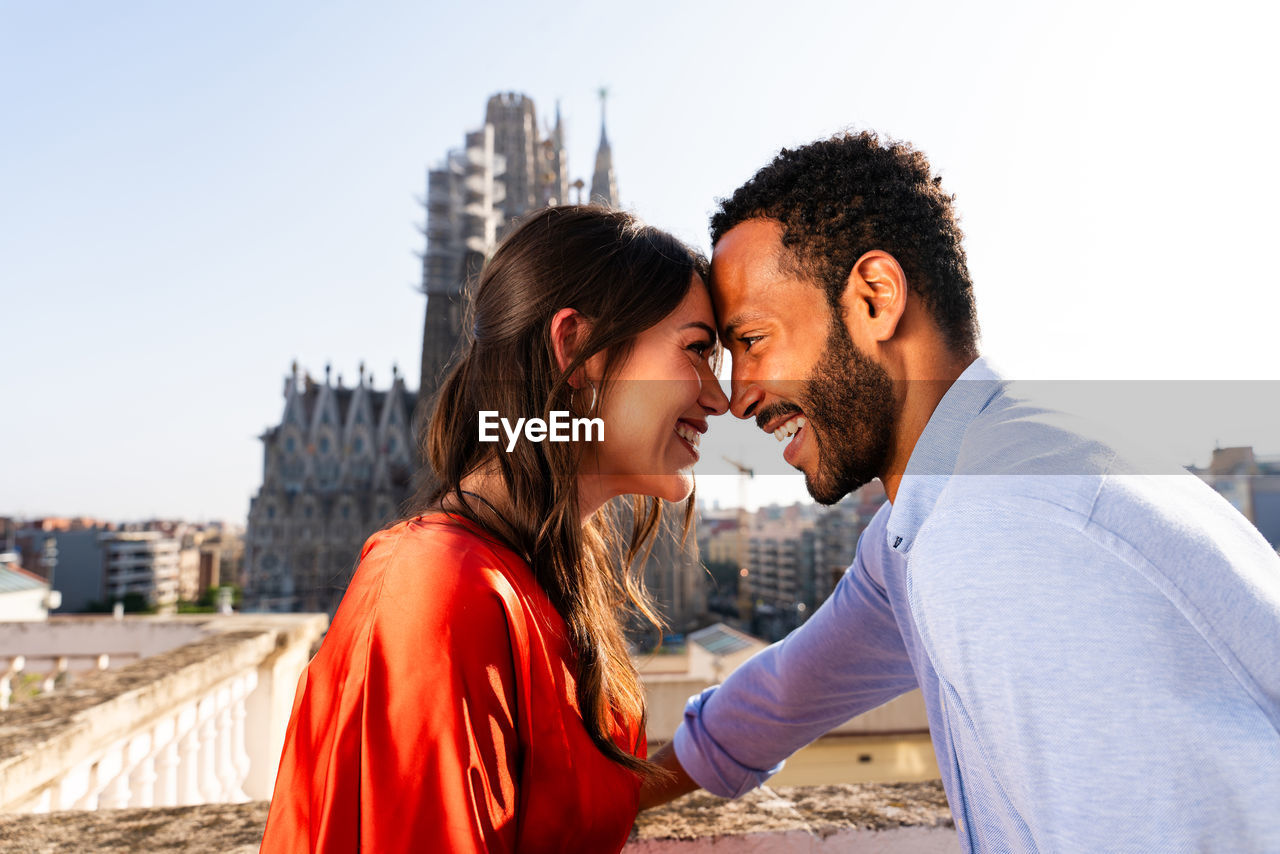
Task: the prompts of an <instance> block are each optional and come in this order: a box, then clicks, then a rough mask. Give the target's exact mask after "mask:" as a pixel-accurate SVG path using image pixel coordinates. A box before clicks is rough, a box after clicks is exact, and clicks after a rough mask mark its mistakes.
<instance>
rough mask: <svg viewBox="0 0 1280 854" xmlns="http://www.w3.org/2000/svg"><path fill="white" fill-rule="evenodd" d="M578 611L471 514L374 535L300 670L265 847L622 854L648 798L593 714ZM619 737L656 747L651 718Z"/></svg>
mask: <svg viewBox="0 0 1280 854" xmlns="http://www.w3.org/2000/svg"><path fill="white" fill-rule="evenodd" d="M567 637H568V635H567V629H566V626H565V623H564V621H563V619H561V617H560V615H559V614H558V613H557V612H556V610H555V608H554V607H553V606H552V605H551V602H550V600H549V599H548V598H547V596H546V594H545V593H544V592H543V591H542V589H541V588H540V587H539V585H538V584H537V582H536V580H535V579H534V577H533V574H532V572H531V571H530V569H529V567H528V565H527V564H526V563H525V562H524V561H523V560H521V559H520V558H519V557H518V556H517V555H515V554H513V553H512V552H511V551H510V550H508V549H506V548H503V547H502V546H500V545H498V544H496V543H495V542H494V541H493V540H492V539H490V538H488V537H486V536H485V535H484V532H483V531H482V530H481V529H479V528H478V527H476V526H474V525H473V524H471V523H470V522H468V521H466V520H462V519H459V518H457V517H453V516H446V515H444V514H435V515H431V516H422V517H417V518H415V519H411V520H408V521H406V522H402V523H400V524H398V525H396V526H394V527H392V528H389V529H387V530H385V531H381V532H379V533H378V534H375V535H374V536H373V537H371V538H370V539H369V541H368V542H367V543H366V544H365V547H364V550H363V553H362V555H361V559H360V564H359V566H358V567H357V569H356V572H355V574H354V575H353V577H352V580H351V584H350V586H349V587H348V589H347V593H346V595H345V597H344V598H343V601H342V605H341V606H340V607H339V608H338V612H337V614H336V615H335V616H334V620H333V624H332V626H331V627H330V629H329V632H328V634H327V635H326V637H325V640H324V642H323V644H322V645H321V647H320V651H319V652H318V653H317V654H316V657H315V658H314V659H313V660H312V661H311V663H310V664H309V665H308V667H307V669H306V671H304V673H303V674H302V677H301V679H300V680H299V683H298V691H297V694H296V696H295V698H294V706H293V715H292V718H291V719H290V722H289V729H288V733H287V735H286V737H285V743H284V750H283V753H282V756H281V760H280V770H279V774H278V776H277V778H276V786H275V793H274V795H273V797H272V801H271V809H270V813H269V816H268V819H267V826H266V832H265V834H264V837H263V841H262V851H263V852H302V851H310V852H352V851H364V852H380V853H381V852H401V851H415V852H416V851H429V852H436V851H440V852H446V851H447V852H484V851H492V852H508V851H509V852H517V851H518V852H528V853H529V854H536V852H552V851H555V852H559V851H590V852H596V851H600V852H617V851H619V850H621V848H622V846H623V845H624V844H625V842H626V838H627V835H628V833H629V831H630V829H631V825H632V823H633V822H634V819H635V815H636V809H637V804H638V799H639V780H638V779H637V778H636V777H635V775H633V774H631V773H630V772H628V771H626V770H625V769H623V768H621V767H620V766H618V765H617V764H615V763H613V762H611V761H610V760H608V759H606V758H605V757H604V756H603V755H602V754H601V753H600V751H599V749H597V748H596V746H595V744H594V743H593V742H592V741H591V738H590V736H588V735H587V732H586V729H585V728H584V726H583V724H582V717H581V715H580V713H579V711H578V706H577V699H576V681H575V678H574V671H575V668H574V656H573V653H572V649H571V648H570V646H569V644H568V640H567ZM613 735H614V739H615V741H616V742H617V743H618V744H619V745H620V746H623V747H624V748H626V749H628V750H630V751H632V752H633V753H634V754H635V755H638V756H643V755H644V751H645V744H644V737H643V733H642V732H640V726H639V721H619V722H617V725H616V727H615V731H614V734H613Z"/></svg>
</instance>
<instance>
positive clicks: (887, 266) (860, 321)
mask: <svg viewBox="0 0 1280 854" xmlns="http://www.w3.org/2000/svg"><path fill="white" fill-rule="evenodd" d="M843 302H844V307H845V321H846V323H848V324H850V326H851V327H852V326H854V325H856V326H857V327H859V328H860V329H861V330H862V331H863V333H864V335H865V337H866V338H867V339H869V340H873V341H879V342H884V341H888V340H889V339H890V338H892V337H893V336H894V333H895V332H897V330H898V322H899V321H900V320H902V315H903V312H905V311H906V309H907V274H906V273H904V272H903V271H902V265H901V264H899V263H898V259H896V258H894V257H893V256H892V255H890V254H889V253H888V252H884V251H882V250H880V249H872V250H871V251H870V252H867V253H866V254H864V255H863V256H862V257H861V258H859V259H858V260H857V261H856V262H854V265H853V269H852V270H850V271H849V279H848V281H847V282H846V283H845V288H844V301H843ZM850 335H851V336H852V335H853V329H852V328H851V329H850ZM854 340H855V341H856V340H858V339H857V337H855V338H854Z"/></svg>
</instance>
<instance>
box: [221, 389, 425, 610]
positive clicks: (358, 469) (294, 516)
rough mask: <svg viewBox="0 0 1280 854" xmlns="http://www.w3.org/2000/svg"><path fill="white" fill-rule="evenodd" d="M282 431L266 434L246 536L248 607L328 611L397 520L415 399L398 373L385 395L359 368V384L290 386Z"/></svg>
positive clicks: (409, 465) (410, 464) (409, 461)
mask: <svg viewBox="0 0 1280 854" xmlns="http://www.w3.org/2000/svg"><path fill="white" fill-rule="evenodd" d="M284 400H285V403H284V414H283V416H282V417H281V420H280V425H279V426H277V427H273V428H271V429H270V430H268V431H267V432H266V433H264V434H262V436H261V439H262V443H263V458H264V462H263V472H262V488H261V489H260V490H259V491H258V494H257V495H256V496H254V498H253V500H252V501H251V502H250V505H249V527H248V531H247V533H246V536H245V566H246V570H247V575H248V578H247V588H248V589H247V590H246V591H245V593H246V598H247V600H248V606H249V607H250V608H253V609H256V610H264V611H327V612H329V613H330V614H332V613H333V612H334V611H335V610H336V609H337V606H338V602H339V601H340V600H341V599H342V594H343V592H344V591H345V590H346V587H347V582H348V581H349V580H350V579H351V571H352V570H353V569H354V568H355V564H356V561H357V559H358V558H359V556H360V549H361V546H362V545H363V544H364V541H365V539H367V538H368V537H369V535H370V534H371V533H373V532H374V531H376V530H378V529H379V528H380V527H382V526H384V525H386V524H387V523H389V522H391V521H394V520H395V518H396V517H397V515H398V514H399V511H400V506H401V504H402V503H403V502H404V500H405V499H406V498H407V497H408V489H409V484H410V481H411V479H412V475H413V469H414V459H415V451H414V444H413V442H414V440H413V432H412V429H411V418H412V413H413V410H414V406H415V405H416V403H417V395H415V394H414V393H413V392H411V391H409V390H408V389H406V388H405V384H404V378H403V377H402V376H400V374H399V372H398V371H396V370H394V369H393V372H392V382H391V388H390V389H387V390H385V391H379V390H377V389H375V388H374V387H373V382H372V379H371V378H370V377H368V376H366V374H365V373H364V369H363V367H362V368H361V372H360V379H359V382H358V383H357V384H356V386H355V387H354V388H347V387H344V386H343V384H342V383H341V380H339V382H338V383H337V384H336V385H335V384H333V383H332V382H331V381H330V377H329V370H328V369H326V370H325V379H324V382H322V383H320V382H316V381H314V380H312V379H311V377H310V376H309V375H308V376H303V377H300V376H299V373H298V369H297V366H296V365H295V366H294V369H293V371H292V373H291V374H290V375H289V377H288V378H286V380H285V384H284Z"/></svg>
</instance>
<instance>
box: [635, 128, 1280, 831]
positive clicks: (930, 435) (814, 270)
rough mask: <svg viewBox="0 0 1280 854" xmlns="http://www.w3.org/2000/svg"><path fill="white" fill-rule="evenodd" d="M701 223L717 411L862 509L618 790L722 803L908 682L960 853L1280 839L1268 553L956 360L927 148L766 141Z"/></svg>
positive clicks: (856, 141) (943, 205)
mask: <svg viewBox="0 0 1280 854" xmlns="http://www.w3.org/2000/svg"><path fill="white" fill-rule="evenodd" d="M711 232H712V241H713V244H714V247H715V251H714V257H713V262H712V271H711V289H712V298H713V301H714V303H715V307H716V317H717V322H718V323H719V325H720V328H721V334H722V336H723V340H724V342H725V346H726V347H727V348H728V350H729V351H730V353H731V354H732V357H733V374H732V391H733V393H732V398H731V401H730V409H731V410H732V412H733V413H734V415H736V416H737V417H739V418H751V419H754V420H755V421H756V423H757V424H758V425H759V426H760V428H761V429H763V430H765V431H766V432H770V433H775V434H776V435H778V436H779V438H786V437H788V436H790V437H791V438H790V441H789V444H788V445H787V446H786V448H785V450H784V452H783V455H784V458H785V459H786V461H787V462H788V463H789V464H791V465H792V466H794V467H795V468H797V469H800V470H801V471H802V472H803V473H804V476H805V481H806V484H807V486H808V489H809V492H810V493H811V494H812V495H813V497H814V499H815V500H817V501H819V502H820V503H823V504H832V503H835V502H836V501H838V500H840V499H841V498H842V497H843V496H845V495H847V494H848V493H849V492H851V491H852V490H854V489H856V488H858V487H859V486H861V485H862V484H864V483H867V482H868V481H869V480H871V479H872V478H879V479H880V480H881V481H882V482H883V484H884V487H885V491H886V492H887V494H888V497H889V501H888V502H887V503H886V504H885V505H884V506H883V507H882V508H881V509H880V512H879V513H878V514H877V515H876V516H875V518H874V520H873V521H872V522H871V523H870V525H869V527H868V528H867V529H866V531H865V532H864V533H863V535H862V537H861V540H860V541H859V544H858V549H857V553H856V555H855V557H854V561H853V564H852V566H850V568H849V569H848V571H847V572H846V574H845V575H844V577H843V579H842V580H841V582H840V583H839V585H838V587H837V588H836V590H835V591H834V593H833V594H832V595H831V597H830V598H829V599H828V600H827V601H826V603H825V604H824V605H823V606H822V607H821V608H820V609H818V611H817V612H816V613H815V614H814V615H813V617H812V618H810V620H809V621H808V622H807V623H805V624H804V625H803V626H801V627H800V628H799V629H797V630H796V631H795V632H793V633H792V634H791V635H790V636H788V637H787V638H786V639H784V640H783V641H781V642H779V643H777V644H774V645H773V646H771V647H769V648H768V649H766V650H764V651H762V652H761V653H760V654H758V655H757V656H756V657H755V658H753V659H751V660H750V661H749V662H747V663H746V664H744V665H743V666H742V667H741V668H739V670H738V671H736V672H735V673H733V674H732V675H731V676H730V677H729V678H728V679H727V680H726V681H725V682H724V684H723V685H720V686H717V687H713V688H709V689H707V690H706V691H704V692H703V693H701V694H700V695H697V696H695V697H692V698H691V699H690V700H689V703H688V705H687V706H686V710H685V718H684V722H683V723H682V724H681V726H680V728H679V729H678V730H677V732H676V734H675V737H674V739H673V741H672V744H671V745H669V746H668V747H666V748H664V749H663V750H662V751H660V752H659V754H658V755H657V757H655V758H656V759H657V760H658V761H659V762H661V763H662V764H663V765H665V766H666V767H667V768H669V769H670V770H672V771H673V772H674V779H673V780H672V781H668V782H666V783H662V782H658V781H654V782H652V783H650V784H647V785H646V788H645V791H644V793H643V796H642V804H643V805H644V806H652V805H654V804H657V803H661V802H664V801H666V800H669V799H671V798H672V797H675V796H677V795H679V794H682V793H684V792H687V791H691V790H692V789H694V788H696V787H697V786H702V787H704V788H706V789H707V790H709V791H711V792H713V793H715V794H717V795H721V796H724V797H735V796H738V795H741V794H743V793H745V792H746V791H748V790H750V789H751V788H753V787H755V786H758V785H759V784H761V783H762V782H763V781H764V780H765V779H767V778H768V777H769V776H770V775H771V774H773V773H775V772H776V771H777V770H778V768H779V767H780V765H781V762H782V760H783V759H784V758H785V757H787V756H788V755H790V754H791V753H793V752H794V751H795V750H797V749H799V748H800V747H802V746H804V745H805V744H807V743H809V742H810V741H812V740H814V739H815V738H817V737H818V736H820V735H822V734H823V733H824V732H826V731H827V730H829V729H831V728H832V727H834V726H836V725H838V724H840V723H842V722H844V721H845V720H847V719H848V718H850V717H851V716H853V715H855V714H859V713H861V712H864V711H866V710H868V709H871V708H873V707H875V706H878V705H880V704H882V703H884V702H886V701H888V700H890V699H892V698H893V697H895V696H898V695H900V694H902V693H904V692H906V691H909V690H911V689H914V688H919V689H920V690H921V692H922V694H923V696H924V701H925V704H926V706H927V709H928V715H929V724H930V733H931V737H932V740H933V745H934V749H935V751H936V754H937V758H938V767H939V769H940V771H941V775H942V781H943V784H944V787H945V789H946V793H947V798H948V801H949V803H950V806H951V810H952V813H953V815H954V817H955V825H956V829H957V831H958V834H959V837H960V842H961V845H962V847H963V848H964V850H966V851H1104V850H1105V851H1121V850H1123V851H1206V850H1221V851H1280V556H1277V554H1276V552H1275V551H1274V550H1272V548H1271V547H1270V546H1269V545H1268V544H1267V543H1266V541H1265V540H1264V539H1263V538H1262V536H1261V535H1260V534H1259V533H1258V531H1257V530H1256V529H1255V528H1254V527H1253V526H1252V525H1250V524H1249V522H1248V521H1247V520H1246V519H1244V517H1243V516H1241V515H1240V514H1239V513H1238V512H1237V511H1236V510H1235V509H1234V508H1232V507H1231V506H1230V505H1229V504H1228V503H1227V502H1226V500H1224V499H1223V498H1222V497H1221V496H1219V495H1218V494H1217V493H1216V492H1214V491H1213V490H1212V489H1210V488H1209V487H1208V486H1207V485H1205V484H1204V483H1203V482H1202V481H1200V479H1199V478H1196V477H1194V476H1192V475H1190V474H1188V473H1186V472H1185V471H1178V472H1177V473H1162V472H1161V471H1160V470H1158V469H1155V468H1153V467H1151V466H1149V465H1147V464H1146V463H1143V462H1139V461H1138V460H1137V458H1136V457H1134V456H1130V455H1128V454H1127V453H1126V452H1124V451H1122V450H1120V449H1119V448H1118V447H1116V446H1115V445H1113V444H1109V443H1108V442H1106V441H1103V440H1099V439H1097V438H1094V436H1093V434H1092V433H1090V432H1089V431H1087V430H1086V429H1085V428H1083V427H1081V426H1080V424H1079V422H1077V421H1075V420H1073V419H1071V418H1070V417H1069V416H1066V415H1065V414H1063V413H1059V412H1056V411H1054V410H1053V409H1051V408H1049V407H1045V406H1042V405H1039V404H1037V403H1036V402H1035V401H1034V400H1033V399H1029V398H1027V397H1026V396H1024V395H1023V394H1021V393H1020V392H1019V391H1018V390H1017V389H1016V387H1015V386H1014V385H1011V384H1010V383H1008V382H1007V381H1006V380H1005V378H1004V377H1002V376H1001V375H1000V374H999V373H998V372H997V371H996V369H995V368H994V367H993V366H992V365H991V364H989V363H988V361H987V360H986V359H984V358H982V357H981V356H980V354H979V352H978V346H977V343H978V324H977V319H976V314H975V308H974V298H973V288H972V283H971V281H970V277H969V272H968V267H967V264H966V261H965V255H964V250H963V246H962V235H961V232H960V230H959V228H958V226H957V224H956V218H955V214H954V210H953V199H952V197H951V196H949V195H947V194H946V193H944V192H943V190H942V187H941V182H940V179H939V178H937V177H935V176H934V175H933V174H932V172H931V169H930V167H929V164H928V162H927V161H926V159H925V157H924V156H923V155H922V154H921V153H920V152H918V151H916V150H914V149H912V148H911V147H910V146H907V145H904V144H899V143H882V142H881V141H880V139H879V138H878V137H877V136H876V135H874V134H871V133H862V134H856V135H854V134H850V135H842V136H838V137H835V138H833V139H829V140H825V141H821V142H817V143H814V144H812V145H808V146H805V147H803V148H800V149H797V150H791V151H788V150H784V151H782V152H781V153H780V154H779V155H778V157H777V158H776V159H775V160H774V161H773V163H771V164H770V165H768V166H766V167H765V168H764V169H762V170H761V171H760V172H759V173H757V174H756V175H755V177H753V178H752V179H751V180H750V181H748V182H747V183H746V184H745V185H743V186H742V187H741V188H739V189H738V190H737V191H736V192H735V193H734V194H733V195H732V197H730V198H729V199H727V200H725V201H724V202H723V203H722V205H721V209H720V211H719V212H718V213H716V214H715V216H714V218H713V219H712V223H711ZM1066 257H1068V256H1067V255H1066V254H1065V253H1064V258H1066ZM1033 285H1034V283H1033V282H1029V283H1028V286H1029V287H1030V286H1033ZM1064 296H1065V295H1064ZM1135 320H1138V319H1135ZM1081 337H1082V341H1084V340H1085V339H1087V330H1081ZM1087 346H1098V342H1088V344H1087Z"/></svg>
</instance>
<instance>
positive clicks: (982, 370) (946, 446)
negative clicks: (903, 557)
mask: <svg viewBox="0 0 1280 854" xmlns="http://www.w3.org/2000/svg"><path fill="white" fill-rule="evenodd" d="M1003 386H1004V379H1003V378H1002V377H1001V376H1000V374H998V373H997V372H996V370H995V368H994V367H992V365H991V363H990V362H988V361H987V360H986V359H985V358H983V357H979V358H978V359H976V360H974V362H973V363H972V364H971V365H969V367H967V368H965V370H964V373H962V374H961V375H960V376H959V377H958V378H957V379H956V381H955V382H954V383H952V384H951V388H949V389H947V393H946V394H944V395H943V396H942V400H940V401H938V406H937V408H936V409H934V410H933V414H932V415H931V416H929V422H928V423H927V424H925V427H924V431H923V432H922V433H921V434H920V438H919V439H918V440H916V445H915V447H914V448H913V449H912V451H911V458H910V459H909V460H907V469H906V471H905V472H904V473H903V476H902V481H901V483H899V484H898V495H897V499H896V500H895V501H894V502H893V509H892V510H891V511H890V513H889V523H888V525H887V526H886V534H887V536H888V540H889V548H891V549H893V550H894V551H896V552H899V553H901V554H906V553H907V552H908V551H910V550H911V544H912V542H913V541H914V540H915V536H916V534H917V533H918V532H919V531H920V526H921V525H923V524H924V522H925V520H926V519H928V518H929V514H930V513H932V512H933V506H934V504H936V503H937V501H938V496H939V495H941V494H942V490H943V488H944V487H945V486H946V485H947V480H948V479H949V478H950V476H951V475H952V474H953V473H954V472H955V469H956V459H957V457H958V456H959V455H960V443H961V442H962V441H963V440H964V434H965V432H966V431H967V430H968V429H969V425H970V424H971V423H973V420H974V419H975V418H977V417H978V414H979V413H981V412H982V411H983V410H984V409H986V408H987V405H988V404H989V403H991V401H992V400H993V399H994V398H995V397H996V395H998V394H999V393H1000V391H1001V390H1002V389H1003Z"/></svg>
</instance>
